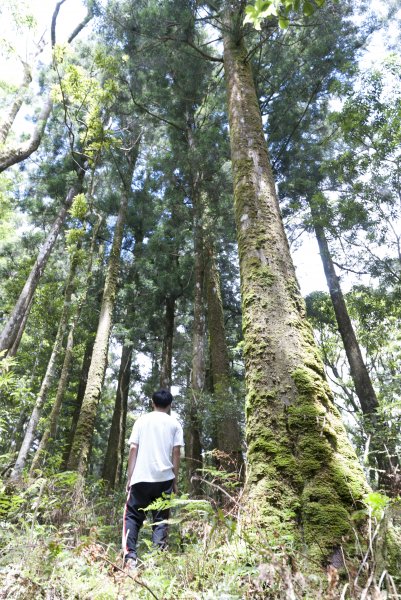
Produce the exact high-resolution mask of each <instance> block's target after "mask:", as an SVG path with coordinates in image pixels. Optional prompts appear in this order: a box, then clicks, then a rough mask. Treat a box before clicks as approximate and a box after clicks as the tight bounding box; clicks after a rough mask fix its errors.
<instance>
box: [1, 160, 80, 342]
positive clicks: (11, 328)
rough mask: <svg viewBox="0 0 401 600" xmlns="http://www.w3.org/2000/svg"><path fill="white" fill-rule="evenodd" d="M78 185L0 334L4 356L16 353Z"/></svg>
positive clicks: (62, 209)
mask: <svg viewBox="0 0 401 600" xmlns="http://www.w3.org/2000/svg"><path fill="white" fill-rule="evenodd" d="M82 176H83V172H82ZM79 185H80V184H79ZM79 185H77V186H74V187H71V188H70V189H69V191H68V194H67V197H66V199H65V202H64V204H63V205H62V207H61V209H60V211H59V213H58V215H57V218H56V219H55V221H54V223H53V225H52V227H51V229H50V232H49V233H48V236H47V238H46V240H45V241H44V242H43V244H42V246H41V248H40V250H39V254H38V257H37V259H36V261H35V264H34V265H33V267H32V269H31V272H30V274H29V277H28V279H27V280H26V283H25V285H24V287H23V289H22V291H21V294H20V296H19V298H18V300H17V302H16V304H15V307H14V309H13V312H12V314H11V315H10V317H9V318H8V321H7V323H6V324H5V326H4V329H3V331H2V332H1V335H0V351H2V350H4V351H5V352H6V354H7V352H8V351H9V350H10V349H11V348H13V353H14V354H15V352H16V348H15V342H16V340H17V338H19V339H21V336H22V333H23V332H22V331H21V329H22V325H23V323H24V322H25V323H26V319H27V316H28V315H27V312H28V311H29V308H30V306H31V304H32V298H33V296H34V294H35V291H36V288H37V285H38V283H39V281H40V277H41V275H42V273H43V271H44V269H45V267H46V264H47V261H48V259H49V256H50V254H51V251H52V250H53V247H54V244H55V243H56V240H57V237H58V235H59V233H60V231H61V228H62V226H63V223H64V220H65V218H66V215H67V211H68V209H69V208H70V207H71V205H72V202H73V199H74V197H75V196H76V194H77V193H78V191H80V187H79Z"/></svg>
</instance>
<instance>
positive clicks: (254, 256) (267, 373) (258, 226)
mask: <svg viewBox="0 0 401 600" xmlns="http://www.w3.org/2000/svg"><path fill="white" fill-rule="evenodd" d="M231 10H233V12H230V11H231ZM242 19H243V15H242V14H241V13H240V12H235V10H234V9H232V8H231V5H229V6H227V8H226V12H225V23H224V25H225V27H224V69H225V77H226V85H227V105H228V114H229V125H230V140H231V156H232V168H233V179H234V202H235V217H236V225H237V236H238V248H239V258H240V276H241V298H242V310H243V334H244V342H245V343H244V357H245V367H246V387H247V398H246V419H247V426H246V435H247V443H248V477H247V482H248V483H247V493H248V496H247V504H248V514H253V515H255V519H256V522H257V523H259V525H260V526H261V527H263V528H264V529H265V532H266V535H269V534H271V535H275V536H278V537H279V539H280V540H281V541H283V542H284V541H285V539H292V540H297V541H298V542H301V541H303V542H304V543H306V545H307V546H308V548H309V551H310V553H311V554H313V555H315V556H316V557H319V559H321V560H324V559H327V558H328V557H329V556H330V555H331V553H332V552H333V549H335V548H336V547H337V546H339V545H340V544H342V543H343V541H344V538H345V537H346V536H347V535H352V525H351V521H350V518H351V513H352V511H353V510H354V509H355V508H356V507H357V506H358V503H359V502H360V501H361V500H362V498H363V496H364V493H365V492H366V491H367V489H368V488H367V484H366V481H365V477H364V475H363V471H362V469H361V467H360V465H359V463H358V460H357V457H356V455H355V452H354V450H353V448H352V446H351V445H350V442H349V441H348V438H347V435H346V432H345V429H344V426H343V424H342V422H341V419H340V416H339V414H338V412H337V410H336V408H335V406H334V404H333V401H332V395H331V392H330V389H329V386H328V384H327V382H326V379H325V374H324V369H323V364H322V361H321V359H320V356H319V353H318V350H317V347H316V345H315V342H314V339H313V336H312V332H311V329H310V327H309V325H308V323H307V321H306V317H305V308H304V302H303V299H302V297H301V293H300V290H299V286H298V283H297V280H296V276H295V270H294V266H293V263H292V259H291V256H290V252H289V247H288V242H287V239H286V235H285V232H284V228H283V224H282V219H281V215H280V210H279V205H278V200H277V196H276V191H275V183H274V179H273V175H272V170H271V166H270V161H269V157H268V152H267V147H266V141H265V138H264V134H263V126H262V119H261V115H260V110H259V106H258V100H257V96H256V92H255V85H254V81H253V77H252V71H251V65H250V63H249V59H248V57H247V51H246V48H245V46H244V41H243V30H242V25H241V23H242ZM276 539H277V537H276Z"/></svg>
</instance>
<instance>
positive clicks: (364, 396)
mask: <svg viewBox="0 0 401 600" xmlns="http://www.w3.org/2000/svg"><path fill="white" fill-rule="evenodd" d="M309 206H310V210H311V215H312V219H313V227H314V230H315V235H316V239H317V243H318V245H319V250H320V257H321V259H322V264H323V269H324V273H325V275H326V281H327V286H328V288H329V292H330V297H331V301H332V303H333V308H334V313H335V316H336V321H337V325H338V330H339V332H340V335H341V338H342V341H343V344H344V349H345V353H346V355H347V359H348V364H349V367H350V372H351V377H352V381H353V382H354V386H355V392H356V395H357V396H358V399H359V403H360V406H361V409H362V413H363V415H364V417H365V419H364V425H365V429H366V432H367V434H368V435H369V436H370V438H371V441H370V447H371V452H370V454H369V462H370V464H371V466H372V467H373V468H375V469H377V472H378V484H379V487H381V488H384V490H385V491H386V493H388V494H392V495H398V494H399V492H400V487H399V486H400V483H401V481H400V479H399V477H397V476H396V474H397V471H398V469H397V466H398V457H397V454H396V452H395V447H394V446H395V444H394V440H393V439H392V436H391V432H390V431H389V428H388V427H386V424H385V423H383V422H381V420H380V417H379V415H378V413H377V411H378V408H379V401H378V399H377V396H376V392H375V390H374V388H373V385H372V382H371V379H370V377H369V373H368V370H367V368H366V365H365V362H364V360H363V357H362V352H361V349H360V346H359V343H358V340H357V338H356V335H355V331H354V328H353V326H352V322H351V319H350V316H349V314H348V309H347V305H346V303H345V300H344V296H343V293H342V290H341V285H340V280H339V278H338V277H337V274H336V271H335V268H334V264H333V260H332V258H331V254H330V250H329V246H328V243H327V238H326V233H325V231H324V227H323V226H322V225H321V222H322V216H321V212H320V208H319V206H318V205H317V204H316V200H314V199H312V200H311V202H310V203H309Z"/></svg>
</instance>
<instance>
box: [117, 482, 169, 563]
mask: <svg viewBox="0 0 401 600" xmlns="http://www.w3.org/2000/svg"><path fill="white" fill-rule="evenodd" d="M173 481H174V480H173V479H170V480H169V481H155V482H140V483H135V484H134V485H131V487H130V491H129V495H128V499H127V503H126V505H125V511H124V523H123V547H124V548H125V559H127V558H136V545H137V542H138V533H139V530H140V528H141V527H142V525H143V522H144V520H145V516H146V513H145V511H144V510H143V509H144V508H146V507H147V506H149V504H151V503H152V502H154V501H155V500H157V498H161V497H162V495H163V494H164V495H168V494H171V492H172V491H173ZM169 514H170V510H169V509H168V508H167V509H164V510H152V516H153V527H152V530H153V534H152V541H153V544H154V546H156V547H158V548H161V549H164V548H166V546H167V528H168V526H167V523H162V522H161V521H165V520H166V519H168V518H169Z"/></svg>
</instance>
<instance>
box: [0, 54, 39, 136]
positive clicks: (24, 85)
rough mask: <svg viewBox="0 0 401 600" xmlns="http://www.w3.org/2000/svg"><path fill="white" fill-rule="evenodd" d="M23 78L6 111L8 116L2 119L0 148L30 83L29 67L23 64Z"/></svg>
mask: <svg viewBox="0 0 401 600" xmlns="http://www.w3.org/2000/svg"><path fill="white" fill-rule="evenodd" d="M23 67H24V78H23V80H22V84H21V85H20V87H19V89H18V92H17V94H16V96H15V98H14V101H13V103H12V105H11V106H10V109H9V111H8V114H7V115H6V116H5V117H4V119H3V121H2V123H1V125H0V146H1V145H2V144H4V142H5V141H6V139H7V137H8V134H9V132H10V129H11V127H12V125H13V123H14V121H15V118H16V116H17V114H18V112H19V110H20V108H21V106H22V103H23V102H24V98H25V94H26V91H27V89H28V87H29V84H30V83H31V81H32V75H31V69H30V67H29V65H28V64H27V63H26V62H24V63H23Z"/></svg>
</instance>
